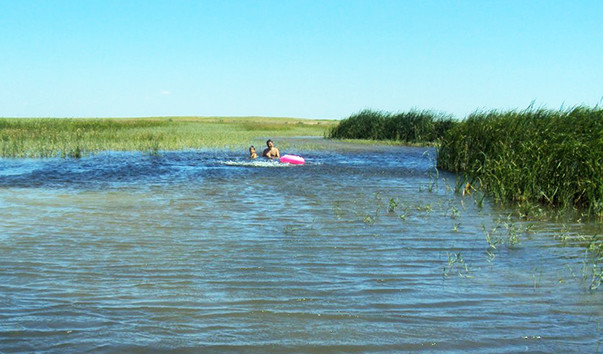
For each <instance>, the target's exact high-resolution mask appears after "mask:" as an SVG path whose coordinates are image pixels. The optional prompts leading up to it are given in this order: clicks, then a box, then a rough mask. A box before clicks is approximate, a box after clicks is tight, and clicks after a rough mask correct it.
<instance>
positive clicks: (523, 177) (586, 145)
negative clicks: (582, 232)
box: [437, 107, 603, 216]
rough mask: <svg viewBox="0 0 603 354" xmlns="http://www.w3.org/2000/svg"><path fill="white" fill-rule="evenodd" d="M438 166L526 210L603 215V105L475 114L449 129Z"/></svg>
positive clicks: (441, 149)
mask: <svg viewBox="0 0 603 354" xmlns="http://www.w3.org/2000/svg"><path fill="white" fill-rule="evenodd" d="M437 163H438V167H439V168H442V169H445V170H449V171H453V172H463V173H464V176H465V178H466V180H465V181H466V182H467V183H469V184H467V185H465V186H466V189H467V190H469V189H468V188H469V187H470V186H472V185H473V186H476V187H477V186H478V185H479V186H480V187H482V188H483V189H484V190H486V191H487V192H488V193H489V194H490V195H492V196H493V197H494V198H495V200H497V201H500V202H508V201H511V202H514V203H517V204H518V205H519V206H520V209H519V210H521V211H522V212H523V213H524V214H528V213H529V211H530V209H531V207H533V206H534V205H538V203H540V204H545V205H549V206H551V207H554V208H556V209H559V208H560V209H569V208H571V209H577V210H587V211H588V212H589V214H590V213H593V214H596V215H598V216H602V215H603V110H602V109H600V108H587V107H577V108H572V109H569V110H565V111H552V110H544V109H539V110H533V109H530V110H526V111H521V112H516V111H509V112H498V111H491V112H481V113H480V112H477V113H474V114H471V115H470V116H468V117H467V118H466V119H465V120H464V121H462V122H461V123H460V124H458V125H456V126H454V127H453V128H452V129H450V130H449V131H448V132H447V134H446V135H445V137H444V138H443V139H442V141H441V145H440V148H439V150H438V159H437ZM463 184H465V183H463Z"/></svg>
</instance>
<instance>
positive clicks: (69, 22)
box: [0, 0, 603, 118]
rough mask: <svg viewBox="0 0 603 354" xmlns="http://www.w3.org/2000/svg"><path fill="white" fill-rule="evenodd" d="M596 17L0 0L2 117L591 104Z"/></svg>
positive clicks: (598, 87)
mask: <svg viewBox="0 0 603 354" xmlns="http://www.w3.org/2000/svg"><path fill="white" fill-rule="evenodd" d="M602 19H603V1H601V0H583V1H555V0H547V1H539V0H500V1H490V0H475V1H438V0H431V1H430V0H416V1H404V0H398V1H386V0H377V1H353V0H338V1H329V0H326V1H325V0H321V1H297V0H274V1H253V0H247V1H234V0H232V1H231V0H221V1H179V0H166V1H152V0H140V1H134V0H131V1H128V0H116V1H114V0H98V1H97V0H82V1H72V0H61V1H57V0H38V1H31V0H0V53H1V54H0V63H1V65H0V117H138V116H178V115H186V116H195V115H196V116H211V115H222V116H244V115H260V116H289V117H307V118H345V117H347V116H349V115H350V114H352V113H355V112H357V111H359V110H361V109H364V108H373V109H378V110H385V111H391V112H397V111H406V110H409V109H413V108H417V109H431V110H436V111H443V112H447V113H452V114H454V115H456V116H457V117H459V118H462V117H464V116H465V115H466V114H468V113H471V112H473V111H475V110H476V109H524V108H526V107H528V106H529V105H530V104H531V103H532V102H533V101H534V104H535V106H537V107H546V108H552V109H558V108H560V107H561V106H562V105H564V107H568V106H574V105H582V104H584V105H588V106H595V105H600V103H601V99H602V98H603V20H602Z"/></svg>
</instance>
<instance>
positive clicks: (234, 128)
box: [0, 117, 334, 157]
mask: <svg viewBox="0 0 603 354" xmlns="http://www.w3.org/2000/svg"><path fill="white" fill-rule="evenodd" d="M333 124H334V123H333V122H332V121H325V120H309V119H294V118H263V117H171V118H170V117H166V118H131V119H129V118H117V119H109V118H103V119H85V118H75V119H63V118H44V119H38V118H35V119H34V118H0V157H58V156H60V157H80V156H83V155H86V154H90V153H95V152H99V151H111V150H113V151H117V150H122V151H123V150H129V151H143V152H151V153H153V152H157V151H159V150H182V149H198V148H245V149H246V148H247V147H248V146H249V145H252V144H256V145H257V144H260V143H262V142H263V140H262V138H265V137H271V138H275V137H285V136H300V135H302V136H320V137H322V136H324V135H325V134H326V131H327V130H328V129H329V128H330V127H331V126H332V125H333Z"/></svg>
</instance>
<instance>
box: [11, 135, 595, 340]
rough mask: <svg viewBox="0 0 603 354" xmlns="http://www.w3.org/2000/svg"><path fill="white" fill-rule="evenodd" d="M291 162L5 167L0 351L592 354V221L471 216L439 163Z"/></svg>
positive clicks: (399, 158)
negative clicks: (436, 166)
mask: <svg viewBox="0 0 603 354" xmlns="http://www.w3.org/2000/svg"><path fill="white" fill-rule="evenodd" d="M342 146H343V145H342ZM288 152H291V153H298V154H301V155H303V156H304V157H305V158H306V160H307V164H306V165H303V166H293V165H282V164H278V163H276V162H270V161H263V160H258V161H254V162H251V161H249V160H246V159H245V158H244V157H243V156H241V155H240V154H238V153H235V152H231V151H185V152H160V153H159V154H158V155H156V156H154V155H144V154H140V153H129V152H128V153H125V152H110V153H102V154H99V155H96V156H91V157H86V158H82V159H41V160H40V159H15V160H8V159H0V212H1V213H2V218H1V219H0V352H13V351H40V352H44V351H53V352H65V351H77V352H82V351H91V350H93V351H110V352H114V351H128V352H131V351H140V352H145V351H149V350H162V351H166V350H169V351H172V350H173V351H190V352H198V351H200V350H210V351H244V352H249V351H257V352H266V351H287V352H289V351H295V352H300V351H301V352H309V351H312V352H320V351H344V352H350V351H360V352H366V351H407V350H416V349H423V350H428V351H462V352H465V351H476V352H484V351H486V352H519V351H530V352H532V351H547V352H551V351H552V352H565V351H570V352H596V351H597V350H600V343H601V338H602V332H601V319H602V315H603V305H602V303H603V301H602V300H603V296H602V295H601V294H602V293H601V289H595V290H590V289H589V285H590V284H591V283H590V277H589V276H590V273H589V270H590V268H592V263H589V262H590V261H591V260H590V258H589V257H588V254H587V253H586V251H585V247H584V246H583V245H584V244H585V243H588V242H586V241H580V240H581V239H585V240H587V239H589V238H590V237H592V236H593V235H596V234H599V235H600V234H601V225H600V224H598V223H592V222H591V223H589V222H583V223H573V224H567V223H565V224H562V223H553V222H548V223H545V222H527V221H522V220H517V219H514V218H512V217H508V215H509V214H510V211H509V210H504V209H501V208H495V207H492V206H491V205H490V204H489V202H488V200H486V201H485V202H484V204H483V206H482V207H478V205H477V203H476V202H475V200H474V199H473V197H472V196H464V197H463V196H462V195H460V194H457V193H454V191H453V189H454V186H455V178H454V176H453V175H450V174H446V173H441V172H440V173H439V174H438V173H436V171H435V169H434V167H433V165H434V164H433V155H434V151H433V150H431V149H424V148H407V147H374V146H366V147H354V149H348V148H343V147H342V148H340V149H338V148H333V149H330V150H329V151H313V150H294V151H288ZM488 232H489V233H490V234H489V235H490V239H491V242H492V243H493V244H495V243H496V242H498V244H497V245H496V249H494V248H491V247H489V245H488V242H486V234H487V233H488ZM511 237H515V238H516V242H509V241H508V240H509V239H510V238H511ZM515 238H513V240H515ZM492 240H494V241H492Z"/></svg>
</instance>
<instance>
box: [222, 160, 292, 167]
mask: <svg viewBox="0 0 603 354" xmlns="http://www.w3.org/2000/svg"><path fill="white" fill-rule="evenodd" d="M220 163H222V164H223V165H227V166H248V167H289V166H292V165H290V164H288V163H280V162H279V161H276V160H265V161H261V160H259V161H258V160H254V161H233V160H228V161H221V162H220Z"/></svg>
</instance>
